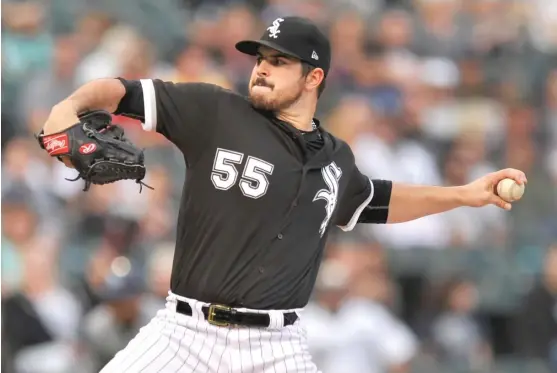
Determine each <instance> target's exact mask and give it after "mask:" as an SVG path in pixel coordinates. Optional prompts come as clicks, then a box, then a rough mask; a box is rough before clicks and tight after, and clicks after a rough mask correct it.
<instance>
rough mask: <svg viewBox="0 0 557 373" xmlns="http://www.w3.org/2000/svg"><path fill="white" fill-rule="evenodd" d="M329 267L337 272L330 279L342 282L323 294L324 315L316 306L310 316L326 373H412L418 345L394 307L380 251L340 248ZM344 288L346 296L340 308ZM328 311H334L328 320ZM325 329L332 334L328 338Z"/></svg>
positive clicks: (312, 336) (311, 336)
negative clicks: (340, 297) (339, 300)
mask: <svg viewBox="0 0 557 373" xmlns="http://www.w3.org/2000/svg"><path fill="white" fill-rule="evenodd" d="M324 268H325V270H331V271H333V268H336V270H335V271H334V272H332V273H329V276H328V277H337V279H339V283H337V284H336V286H334V285H333V286H331V287H329V291H325V292H324V293H323V294H322V295H321V297H320V301H319V302H320V304H321V311H319V308H313V309H310V310H313V312H315V313H311V311H310V313H309V314H307V315H306V317H308V318H312V320H311V321H308V322H309V323H310V324H309V325H310V326H309V327H308V339H309V343H310V348H315V349H316V352H315V354H316V355H317V356H319V357H320V360H317V361H318V363H320V365H319V366H320V369H322V370H323V372H325V373H327V372H331V373H332V372H335V373H343V372H347V373H348V372H370V373H372V372H393V373H394V372H409V371H410V370H409V368H410V362H411V360H412V359H413V357H414V356H415V354H416V352H417V343H416V339H415V336H414V335H413V333H412V332H411V331H410V330H409V328H408V327H407V326H406V325H404V323H402V322H401V320H399V319H398V318H397V317H395V316H394V315H393V313H392V310H391V309H390V305H392V297H393V294H392V284H391V281H390V279H389V278H388V274H387V273H386V272H385V267H384V262H383V259H382V254H381V251H380V249H377V248H373V249H371V250H370V248H367V247H366V246H362V245H347V246H344V247H340V248H339V250H337V251H335V252H334V253H333V254H332V256H331V259H330V262H327V266H325V267H324ZM346 271H348V272H346ZM343 273H344V274H343ZM342 279H344V281H346V282H345V283H344V284H343V280H342ZM343 288H344V289H346V290H345V291H344V292H345V294H346V295H344V298H345V299H344V301H343V302H342V303H340V306H339V303H338V297H339V296H342V294H343V292H342V290H340V289H343ZM335 289H336V290H335ZM339 291H340V292H339ZM327 310H329V311H328V312H332V315H331V316H328V318H327V315H326V312H327ZM325 330H327V332H328V333H329V334H332V335H333V336H331V337H327V336H325V333H326V332H325ZM312 346H315V347H312ZM312 353H313V351H312Z"/></svg>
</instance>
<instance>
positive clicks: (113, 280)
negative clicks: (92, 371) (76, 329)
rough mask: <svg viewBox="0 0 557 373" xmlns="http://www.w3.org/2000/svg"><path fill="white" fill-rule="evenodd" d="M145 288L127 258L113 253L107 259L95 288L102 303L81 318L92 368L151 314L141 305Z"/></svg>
mask: <svg viewBox="0 0 557 373" xmlns="http://www.w3.org/2000/svg"><path fill="white" fill-rule="evenodd" d="M145 290H146V289H145V285H144V281H143V279H142V278H141V276H140V274H139V273H137V272H136V269H135V268H133V267H132V264H131V263H130V261H129V260H128V259H127V258H125V257H116V258H114V260H112V261H111V263H110V271H109V272H108V273H107V274H106V275H105V276H104V278H103V279H102V284H100V286H99V287H98V288H97V289H96V295H97V296H98V298H99V300H100V301H101V302H102V303H101V304H99V305H98V306H96V307H95V308H93V309H92V310H91V311H89V313H88V314H87V315H86V316H85V318H84V320H83V333H84V338H85V339H86V341H87V343H88V345H89V346H90V353H91V354H92V355H93V356H94V361H95V362H96V364H97V367H96V370H100V369H101V368H102V367H103V366H104V365H106V364H107V363H108V362H109V361H110V359H112V357H114V355H115V354H116V353H117V352H118V351H120V350H121V349H123V348H124V347H126V345H127V344H128V342H129V341H130V340H131V339H132V338H133V336H135V335H136V334H137V333H138V331H139V329H140V328H141V327H142V326H144V325H146V324H147V323H148V322H149V321H150V320H151V318H153V317H154V316H155V315H154V314H153V313H152V310H151V309H150V308H149V309H146V308H145V307H142V304H141V302H142V297H143V295H144V294H145ZM148 311H149V312H148Z"/></svg>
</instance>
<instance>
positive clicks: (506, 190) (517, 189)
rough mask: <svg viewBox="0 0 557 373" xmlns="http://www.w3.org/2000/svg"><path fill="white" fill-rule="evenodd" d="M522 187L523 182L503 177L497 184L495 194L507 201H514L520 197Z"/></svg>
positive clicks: (522, 192) (522, 190)
mask: <svg viewBox="0 0 557 373" xmlns="http://www.w3.org/2000/svg"><path fill="white" fill-rule="evenodd" d="M524 189H525V186H524V184H522V185H520V184H517V182H516V181H514V180H513V179H503V180H501V181H500V182H499V183H498V184H497V195H499V197H501V198H502V199H504V200H505V201H507V202H514V201H518V200H519V199H521V198H522V195H523V194H524Z"/></svg>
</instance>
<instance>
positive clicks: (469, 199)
mask: <svg viewBox="0 0 557 373" xmlns="http://www.w3.org/2000/svg"><path fill="white" fill-rule="evenodd" d="M507 178H509V179H513V180H515V181H516V182H517V184H519V185H523V184H525V183H526V182H527V179H526V175H525V174H524V173H523V172H522V171H519V170H515V169H511V168H509V169H505V170H501V171H498V172H493V173H490V174H488V175H485V176H483V177H481V178H479V179H477V180H475V181H474V182H472V183H470V184H467V185H462V186H454V187H439V186H419V185H408V184H398V183H394V184H393V188H392V192H391V200H390V203H389V214H388V219H387V223H402V222H406V221H410V220H414V219H419V218H421V217H424V216H427V215H432V214H438V213H442V212H445V211H449V210H452V209H454V208H458V207H464V206H469V207H482V206H486V205H495V206H498V207H500V208H502V209H505V210H510V209H511V203H509V202H507V201H505V200H504V199H503V198H501V197H500V196H499V195H498V194H497V192H496V187H497V184H498V183H499V182H500V181H501V180H503V179H507Z"/></svg>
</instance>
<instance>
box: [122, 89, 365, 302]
mask: <svg viewBox="0 0 557 373" xmlns="http://www.w3.org/2000/svg"><path fill="white" fill-rule="evenodd" d="M121 81H122V82H123V83H124V85H125V86H126V92H127V93H126V95H125V96H124V98H123V99H122V101H121V103H120V106H119V107H118V109H117V111H116V113H117V114H124V115H129V116H132V117H136V118H139V119H141V120H142V122H143V127H144V128H145V129H147V130H153V131H155V130H156V131H157V132H159V133H161V134H163V135H164V136H165V137H166V138H167V139H168V140H170V141H171V142H172V143H174V144H175V145H176V146H177V147H178V148H179V149H180V150H181V152H182V153H183V154H184V160H185V165H186V169H187V170H186V181H185V184H184V188H183V194H182V199H181V205H180V211H179V218H178V227H177V237H176V249H175V254H174V262H173V268H172V279H171V287H170V288H171V290H172V291H173V292H174V293H176V294H178V295H182V296H185V297H190V298H194V299H198V300H201V301H204V302H214V303H220V304H226V305H228V306H233V307H247V308H254V309H292V308H299V307H303V306H305V305H306V304H307V302H308V300H309V297H310V294H311V292H312V289H313V286H314V283H315V279H316V276H317V272H318V269H319V264H320V261H321V258H322V254H323V248H324V246H325V242H326V239H327V235H328V233H329V231H330V229H331V227H332V226H335V225H336V226H339V227H341V228H343V229H345V230H350V229H352V228H353V227H354V225H355V224H356V223H357V221H358V218H359V216H360V213H361V212H362V210H363V209H365V208H366V207H368V204H369V203H370V201H371V200H372V198H373V195H374V187H373V183H372V182H371V181H370V180H369V179H368V178H367V177H366V176H364V175H362V174H361V173H360V172H359V171H358V169H357V167H356V166H355V162H354V156H353V154H352V151H351V150H350V148H349V146H348V145H347V144H346V143H344V142H343V141H341V140H339V139H338V138H336V137H334V136H332V135H331V134H330V133H328V132H327V131H325V130H324V129H322V128H321V127H320V126H319V121H318V120H314V124H315V127H316V128H315V130H314V131H312V132H310V133H306V134H303V133H302V132H300V131H298V130H297V129H295V128H294V127H292V126H291V125H289V124H288V123H285V122H282V121H279V120H277V119H276V118H274V117H273V115H272V114H270V113H268V112H264V111H260V110H256V109H255V108H253V107H252V105H251V104H250V102H249V100H247V99H246V98H245V97H243V96H240V95H238V94H235V93H233V92H231V91H228V90H225V89H222V88H220V87H218V86H215V85H210V84H205V83H181V84H173V83H169V82H163V81H160V80H141V81H125V80H121ZM305 137H307V138H308V139H305Z"/></svg>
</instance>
